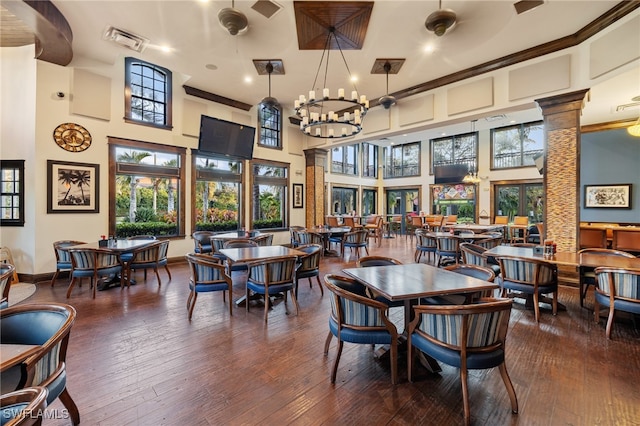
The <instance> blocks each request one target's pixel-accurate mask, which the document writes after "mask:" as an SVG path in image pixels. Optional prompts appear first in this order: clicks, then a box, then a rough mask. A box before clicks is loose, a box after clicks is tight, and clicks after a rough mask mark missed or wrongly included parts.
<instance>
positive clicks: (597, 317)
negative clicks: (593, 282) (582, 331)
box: [593, 299, 600, 324]
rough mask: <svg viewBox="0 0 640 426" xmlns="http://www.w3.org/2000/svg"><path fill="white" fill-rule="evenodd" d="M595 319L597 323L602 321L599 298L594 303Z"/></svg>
mask: <svg viewBox="0 0 640 426" xmlns="http://www.w3.org/2000/svg"><path fill="white" fill-rule="evenodd" d="M593 320H594V321H595V323H596V324H598V323H599V322H600V304H599V303H598V299H596V300H595V302H594V303H593Z"/></svg>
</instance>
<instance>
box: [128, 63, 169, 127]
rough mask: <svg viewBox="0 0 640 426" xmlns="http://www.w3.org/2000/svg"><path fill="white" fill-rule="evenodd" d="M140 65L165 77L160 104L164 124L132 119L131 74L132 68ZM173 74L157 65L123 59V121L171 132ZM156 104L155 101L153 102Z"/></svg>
mask: <svg viewBox="0 0 640 426" xmlns="http://www.w3.org/2000/svg"><path fill="white" fill-rule="evenodd" d="M137 65H140V66H142V67H146V68H149V69H151V70H152V72H154V73H156V72H157V73H161V74H163V75H164V76H165V80H164V86H165V87H164V89H165V90H164V92H163V95H164V102H160V103H161V104H163V105H164V122H163V124H158V123H156V122H155V121H153V122H152V121H146V120H143V119H136V118H134V117H133V111H132V99H133V98H134V96H133V91H132V89H131V86H132V73H133V67H134V66H137ZM172 86H173V74H172V72H171V71H170V70H168V69H167V68H164V67H161V66H159V65H155V64H152V63H151V62H147V61H143V60H141V59H137V58H133V57H126V58H125V73H124V121H125V123H129V124H140V125H143V126H149V127H155V128H159V129H165V130H171V129H172V128H173V90H172ZM154 102H157V101H154Z"/></svg>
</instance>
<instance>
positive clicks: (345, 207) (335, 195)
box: [331, 187, 358, 214]
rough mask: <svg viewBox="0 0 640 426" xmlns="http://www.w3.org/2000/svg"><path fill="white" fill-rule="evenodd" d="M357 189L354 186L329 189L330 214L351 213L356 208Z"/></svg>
mask: <svg viewBox="0 0 640 426" xmlns="http://www.w3.org/2000/svg"><path fill="white" fill-rule="evenodd" d="M357 193H358V190H357V189H355V188H339V187H333V188H332V189H331V214H351V213H352V212H353V211H355V210H356V200H357V197H356V195H357Z"/></svg>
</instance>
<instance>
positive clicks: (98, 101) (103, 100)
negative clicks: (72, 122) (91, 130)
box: [69, 68, 111, 121]
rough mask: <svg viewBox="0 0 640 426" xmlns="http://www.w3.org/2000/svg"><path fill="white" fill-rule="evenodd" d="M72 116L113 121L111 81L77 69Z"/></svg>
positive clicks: (74, 71)
mask: <svg viewBox="0 0 640 426" xmlns="http://www.w3.org/2000/svg"><path fill="white" fill-rule="evenodd" d="M71 90H72V93H73V96H72V97H71V102H70V104H69V108H70V112H71V114H78V115H84V116H86V117H93V118H100V119H102V120H107V121H108V120H110V119H111V79H110V78H109V77H105V76H103V75H99V74H95V73H92V72H89V71H85V70H81V69H78V68H75V69H74V70H73V85H72V88H71Z"/></svg>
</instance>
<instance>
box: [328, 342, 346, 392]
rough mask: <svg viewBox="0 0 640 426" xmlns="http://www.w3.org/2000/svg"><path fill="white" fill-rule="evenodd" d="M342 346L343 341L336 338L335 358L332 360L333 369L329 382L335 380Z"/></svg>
mask: <svg viewBox="0 0 640 426" xmlns="http://www.w3.org/2000/svg"><path fill="white" fill-rule="evenodd" d="M342 346H344V342H343V341H342V340H338V351H337V352H336V359H335V360H334V361H333V369H332V370H331V383H335V382H336V374H337V373H338V364H339V363H340V355H342Z"/></svg>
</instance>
